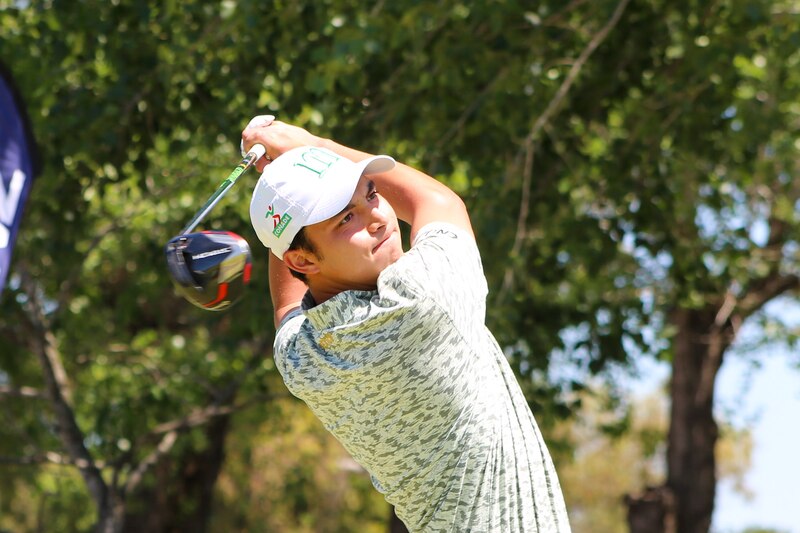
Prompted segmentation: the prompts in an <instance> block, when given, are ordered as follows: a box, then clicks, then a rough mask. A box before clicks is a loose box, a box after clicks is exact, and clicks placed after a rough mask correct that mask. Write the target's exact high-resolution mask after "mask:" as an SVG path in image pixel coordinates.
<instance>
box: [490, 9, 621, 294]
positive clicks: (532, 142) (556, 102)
mask: <svg viewBox="0 0 800 533" xmlns="http://www.w3.org/2000/svg"><path fill="white" fill-rule="evenodd" d="M629 2H630V0H620V2H619V4H617V7H616V8H615V9H614V13H613V14H612V15H611V18H610V19H609V20H608V22H606V24H605V26H603V27H602V28H601V29H600V31H598V32H597V34H595V36H594V37H592V39H591V41H589V44H588V45H587V46H586V48H585V49H584V50H583V51H582V52H581V54H580V55H579V56H578V59H577V60H576V61H575V62H574V63H573V64H572V67H570V70H569V73H567V77H566V78H564V81H563V82H562V83H561V86H560V87H559V88H558V91H556V94H555V96H553V98H552V99H551V100H550V102H549V103H548V104H547V107H546V108H545V110H544V112H543V113H542V114H541V115H539V117H538V118H537V119H536V121H535V122H534V124H533V127H532V128H531V131H530V133H528V135H527V137H526V138H525V141H524V144H523V149H524V151H525V163H524V172H523V178H522V197H521V199H520V207H519V216H518V217H517V231H516V235H515V236H514V244H513V245H512V247H511V252H510V255H511V256H512V257H513V256H516V255H518V254H519V252H520V250H521V249H522V242H523V240H524V237H525V234H526V233H527V225H528V224H527V219H528V211H529V209H530V188H531V181H532V180H533V160H534V152H535V147H536V142H537V141H538V139H539V134H540V132H541V131H542V129H543V128H544V126H545V125H546V124H547V123H548V122H549V121H550V119H551V118H552V116H553V115H554V114H555V113H556V111H557V110H558V109H559V107H560V106H561V104H562V102H563V101H564V98H565V97H566V96H567V93H568V92H569V90H570V89H571V88H572V85H573V83H574V82H575V80H576V79H577V77H578V75H579V74H580V72H581V70H582V69H583V66H584V65H585V64H586V61H588V59H589V57H591V55H592V54H593V53H594V51H595V50H597V48H598V47H599V46H600V44H601V43H602V42H603V41H604V40H605V39H606V37H608V34H609V33H610V32H611V30H612V29H613V28H614V26H616V25H617V23H618V22H619V19H620V18H621V17H622V13H623V12H624V11H625V8H626V7H627V6H628V3H629ZM513 284H514V267H513V263H509V266H508V267H507V268H506V272H505V275H504V277H503V285H502V287H501V289H500V292H499V294H498V301H499V302H502V301H503V300H504V299H505V296H506V295H507V294H508V292H509V291H510V290H511V289H512V288H513Z"/></svg>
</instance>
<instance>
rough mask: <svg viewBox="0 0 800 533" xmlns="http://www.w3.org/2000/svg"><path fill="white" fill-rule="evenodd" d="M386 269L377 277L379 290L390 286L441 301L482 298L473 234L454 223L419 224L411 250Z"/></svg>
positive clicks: (483, 282)
mask: <svg viewBox="0 0 800 533" xmlns="http://www.w3.org/2000/svg"><path fill="white" fill-rule="evenodd" d="M387 270H388V272H384V273H383V274H381V278H379V288H378V291H379V292H382V293H383V292H385V291H386V288H387V286H391V287H392V288H394V289H395V290H396V291H397V292H398V293H401V294H408V295H409V296H411V295H412V293H413V294H416V295H417V296H418V297H419V298H422V299H431V298H432V299H435V300H437V301H444V300H451V299H454V298H455V299H460V298H469V297H470V295H473V296H475V297H476V298H481V297H484V296H485V294H486V290H487V289H486V279H485V277H484V274H483V266H482V264H481V258H480V253H479V251H478V247H477V245H476V243H475V239H474V237H473V235H472V234H471V233H470V232H467V231H465V230H464V229H462V228H459V227H457V226H455V225H453V224H448V223H442V222H435V223H431V224H427V225H426V226H424V227H422V228H421V229H420V230H419V231H418V233H417V235H416V236H415V238H414V242H413V244H412V246H411V249H410V250H409V251H408V252H406V253H405V254H404V255H403V257H401V258H400V259H399V260H398V261H397V262H396V263H395V264H394V265H392V266H391V267H390V268H389V269H387ZM382 282H383V283H382Z"/></svg>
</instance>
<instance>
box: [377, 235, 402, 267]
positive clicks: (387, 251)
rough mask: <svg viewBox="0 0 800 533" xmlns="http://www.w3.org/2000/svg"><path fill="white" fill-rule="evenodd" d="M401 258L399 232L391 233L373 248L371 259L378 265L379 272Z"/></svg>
mask: <svg viewBox="0 0 800 533" xmlns="http://www.w3.org/2000/svg"><path fill="white" fill-rule="evenodd" d="M402 256H403V246H402V243H401V242H400V232H399V231H397V230H395V231H393V232H392V233H391V234H390V235H389V236H388V237H387V238H386V239H385V240H384V241H382V242H381V243H380V244H379V245H378V246H376V247H375V248H373V250H372V257H373V259H374V260H375V262H376V263H377V264H378V265H380V271H381V272H382V271H383V269H385V268H386V267H388V266H389V265H392V264H393V263H394V262H395V261H397V260H398V259H400V258H401V257H402Z"/></svg>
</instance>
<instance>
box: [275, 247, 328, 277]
mask: <svg viewBox="0 0 800 533" xmlns="http://www.w3.org/2000/svg"><path fill="white" fill-rule="evenodd" d="M283 262H284V263H286V266H287V267H289V268H291V269H292V270H295V271H297V272H300V273H301V274H305V275H306V276H307V275H309V274H316V273H317V272H319V265H317V261H316V257H314V256H313V255H311V254H310V253H309V252H307V251H305V250H302V249H300V250H288V251H287V252H286V253H285V254H283Z"/></svg>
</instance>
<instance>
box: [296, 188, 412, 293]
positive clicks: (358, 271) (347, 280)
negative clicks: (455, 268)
mask: <svg viewBox="0 0 800 533" xmlns="http://www.w3.org/2000/svg"><path fill="white" fill-rule="evenodd" d="M306 234H307V236H308V238H309V239H310V240H311V242H312V243H313V244H314V246H315V247H316V248H317V250H318V252H319V256H320V257H319V263H318V266H319V268H320V272H319V273H320V275H321V276H323V277H325V278H327V279H328V280H329V281H330V282H332V283H335V284H337V285H341V286H342V287H344V288H348V289H374V288H375V286H376V283H377V280H378V275H379V274H380V273H381V272H382V271H383V269H384V268H386V267H387V266H389V265H391V264H392V263H394V262H395V261H397V259H399V258H400V256H402V255H403V248H402V243H401V239H400V230H399V227H398V224H397V215H395V212H394V209H392V206H391V205H389V202H387V201H386V200H385V199H384V198H383V197H382V196H381V195H380V194H379V191H377V190H376V189H375V185H374V183H373V182H372V180H370V179H369V177H368V176H362V177H361V180H360V181H359V182H358V186H357V187H356V190H355V192H354V193H353V197H352V199H351V200H350V203H349V204H348V205H347V207H345V209H344V210H342V212H340V213H339V214H338V215H337V216H335V217H333V218H330V219H328V220H326V221H324V222H320V223H319V224H314V225H312V226H307V227H306Z"/></svg>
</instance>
